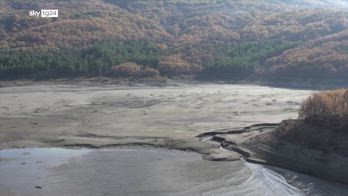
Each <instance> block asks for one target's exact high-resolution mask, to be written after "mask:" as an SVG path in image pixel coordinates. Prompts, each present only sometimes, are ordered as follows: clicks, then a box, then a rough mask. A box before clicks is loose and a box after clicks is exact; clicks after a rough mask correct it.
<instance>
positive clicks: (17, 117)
mask: <svg viewBox="0 0 348 196" xmlns="http://www.w3.org/2000/svg"><path fill="white" fill-rule="evenodd" d="M310 93H311V91H307V90H298V89H283V88H273V87H266V86H256V85H230V84H209V83H203V84H199V83H180V82H174V83H171V84H170V85H164V86H161V85H160V86H159V85H157V84H152V85H141V84H136V85H131V86H129V85H127V84H125V85H99V84H96V85H90V84H81V83H79V84H56V83H54V84H53V83H27V84H23V83H22V84H20V85H15V86H11V85H8V86H6V85H4V87H2V88H0V99H1V102H0V111H1V113H0V149H11V148H25V147H65V148H108V147H119V146H151V147H156V148H168V149H176V150H183V151H194V152H197V153H200V154H201V155H202V156H203V158H204V159H207V160H213V161H238V160H240V159H241V158H244V159H246V160H248V161H252V162H257V163H262V164H268V163H269V164H273V163H272V162H270V161H269V160H267V159H266V158H265V157H262V156H256V155H257V153H258V152H256V151H253V149H251V148H249V149H248V148H246V147H245V146H244V144H245V143H246V142H248V141H249V140H250V139H252V138H255V137H256V136H259V135H263V134H266V133H268V132H271V131H273V130H274V129H276V127H277V126H278V123H279V122H281V121H282V120H284V119H289V118H296V116H297V110H298V106H299V104H300V103H301V101H302V100H303V99H305V98H306V97H307V96H308V95H309V94H310ZM255 153H256V154H255ZM278 166H281V165H278ZM285 168H287V167H285ZM290 169H294V168H290ZM295 169H296V168H295Z"/></svg>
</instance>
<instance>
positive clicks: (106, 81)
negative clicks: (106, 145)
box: [0, 76, 348, 90]
mask: <svg viewBox="0 0 348 196" xmlns="http://www.w3.org/2000/svg"><path fill="white" fill-rule="evenodd" d="M178 83H187V84H204V83H211V84H239V85H259V86H269V87H275V88H287V89H303V90H329V89H338V88H348V82H342V81H341V82H336V81H332V82H330V81H328V82H314V81H312V82H309V81H289V82H284V81H267V80H202V79H196V78H195V77H194V76H180V77H173V78H169V79H167V78H165V77H160V78H141V79H136V78H112V77H101V78H99V77H75V78H57V79H44V80H34V79H13V80H0V88H1V87H12V86H26V85H32V84H62V85H68V84H70V85H71V84H76V85H86V86H95V85H126V86H134V85H149V86H159V87H161V86H163V87H165V86H172V85H176V84H178Z"/></svg>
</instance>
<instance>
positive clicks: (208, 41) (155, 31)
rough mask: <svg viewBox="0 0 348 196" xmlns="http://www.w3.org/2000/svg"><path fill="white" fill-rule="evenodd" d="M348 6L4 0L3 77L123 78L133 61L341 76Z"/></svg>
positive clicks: (275, 75) (168, 70) (254, 75)
mask: <svg viewBox="0 0 348 196" xmlns="http://www.w3.org/2000/svg"><path fill="white" fill-rule="evenodd" d="M345 7H348V6H347V2H346V1H344V0H338V1H332V2H331V3H330V2H328V1H324V0H323V1H311V0H260V1H253V0H243V1H242V0H187V1H186V0H146V1H145V0H85V1H79V0H55V1H53V0H11V1H10V0H5V1H1V2H0V77H1V79H11V78H18V77H35V76H45V77H48V78H49V77H65V76H90V75H92V76H93V75H105V76H111V77H120V76H124V75H122V74H117V73H115V70H119V69H117V68H116V67H117V66H118V65H120V64H123V66H127V65H134V64H132V63H136V64H137V65H138V66H139V67H141V68H142V69H144V68H151V70H156V73H157V72H158V74H160V75H162V76H176V75H182V74H189V75H195V76H197V78H200V79H223V80H241V79H242V80H277V81H278V80H284V81H289V80H298V79H305V80H313V81H316V80H323V79H325V80H335V81H344V80H345V78H346V77H345V76H346V75H347V73H348V66H347V63H348V52H347V51H348V44H347V43H348V41H346V38H347V37H348V33H347V32H348V12H346V11H345V9H341V8H345ZM44 8H52V9H59V18H56V19H47V18H36V17H30V16H29V13H28V12H29V11H30V10H40V9H44ZM127 62H129V63H127ZM124 63H126V64H124ZM112 68H114V69H112ZM112 70H114V71H112Z"/></svg>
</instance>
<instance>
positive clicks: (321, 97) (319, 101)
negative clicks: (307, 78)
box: [299, 89, 348, 129]
mask: <svg viewBox="0 0 348 196" xmlns="http://www.w3.org/2000/svg"><path fill="white" fill-rule="evenodd" d="M299 118H300V119H303V120H305V121H307V122H309V123H312V124H315V125H319V126H325V127H332V128H338V129H346V128H348V89H340V90H334V91H322V92H317V93H313V94H312V95H311V96H310V97H309V98H307V99H306V100H305V101H304V102H303V103H302V105H301V108H300V111H299Z"/></svg>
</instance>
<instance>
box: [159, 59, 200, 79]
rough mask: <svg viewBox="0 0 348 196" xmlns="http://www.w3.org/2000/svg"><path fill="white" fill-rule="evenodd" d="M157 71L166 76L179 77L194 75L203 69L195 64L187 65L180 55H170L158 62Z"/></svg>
mask: <svg viewBox="0 0 348 196" xmlns="http://www.w3.org/2000/svg"><path fill="white" fill-rule="evenodd" d="M158 69H159V70H160V72H161V73H163V74H166V75H180V74H196V73H198V72H200V71H202V69H203V68H202V67H201V66H199V65H197V64H193V63H189V62H188V61H187V60H185V59H184V58H183V57H182V56H180V55H171V56H168V57H165V58H163V59H162V60H161V61H160V62H159V65H158Z"/></svg>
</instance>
